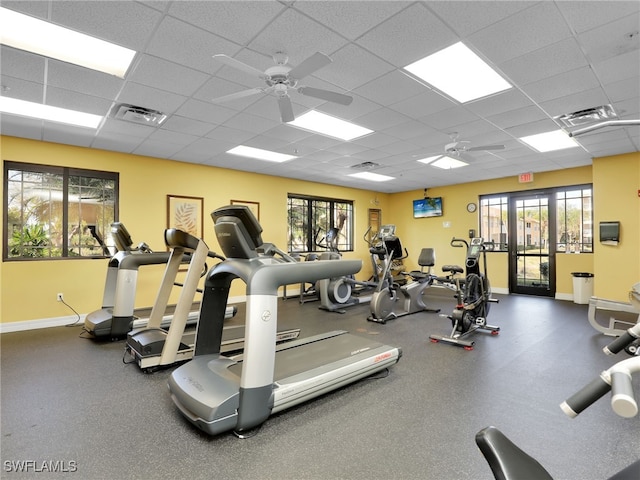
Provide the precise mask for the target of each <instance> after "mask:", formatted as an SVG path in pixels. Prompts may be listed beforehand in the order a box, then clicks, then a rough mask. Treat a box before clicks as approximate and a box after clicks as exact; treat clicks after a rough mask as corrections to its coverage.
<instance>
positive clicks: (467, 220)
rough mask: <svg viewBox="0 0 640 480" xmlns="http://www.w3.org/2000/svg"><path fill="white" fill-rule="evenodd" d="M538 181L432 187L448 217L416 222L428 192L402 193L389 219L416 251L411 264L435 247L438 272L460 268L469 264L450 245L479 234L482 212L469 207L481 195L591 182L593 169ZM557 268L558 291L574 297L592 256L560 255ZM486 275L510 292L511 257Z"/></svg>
mask: <svg viewBox="0 0 640 480" xmlns="http://www.w3.org/2000/svg"><path fill="white" fill-rule="evenodd" d="M533 178H534V181H533V182H531V183H518V179H517V178H516V177H507V178H500V179H496V180H487V181H482V182H472V183H465V184H459V185H452V186H447V187H439V188H430V189H429V190H428V191H427V194H428V195H429V196H430V197H442V204H443V216H442V217H434V218H417V219H416V218H413V212H412V209H411V205H412V200H415V199H418V198H422V197H423V196H424V191H423V190H415V191H410V192H403V193H397V194H394V195H392V198H391V211H392V212H393V213H394V215H393V218H389V217H388V216H387V218H386V219H384V220H385V221H389V222H392V223H395V224H396V227H397V233H398V235H399V236H400V237H401V238H402V239H403V243H405V246H406V247H407V249H408V250H409V252H413V254H412V255H411V257H410V258H409V259H407V261H406V262H409V263H410V262H411V261H414V262H415V260H416V259H417V254H418V253H419V252H420V250H421V249H422V248H424V247H432V248H435V251H436V272H440V267H441V266H442V265H446V264H457V265H461V264H462V263H463V262H464V255H465V252H464V250H461V249H458V248H453V247H451V246H450V245H449V242H450V241H451V238H452V237H460V238H467V237H468V231H469V229H471V228H473V229H475V230H476V232H478V229H479V225H478V221H479V215H478V212H476V213H469V212H467V209H466V206H467V204H468V203H471V202H473V203H476V204H477V203H478V197H479V196H480V195H489V194H493V193H502V192H515V191H520V190H535V189H539V188H549V187H556V186H563V185H578V184H582V183H591V167H579V168H571V169H565V170H558V171H553V172H541V173H535V174H534V177H533ZM445 224H448V225H449V226H448V227H447V226H445ZM569 257H570V258H569ZM556 267H557V268H556V278H557V285H556V291H557V292H558V294H565V296H567V295H571V294H572V292H573V281H572V277H571V272H575V271H584V272H592V271H593V255H586V254H585V255H575V254H558V255H556ZM487 272H488V275H489V279H490V280H491V286H492V288H493V289H494V290H498V291H505V292H506V291H508V288H509V272H508V258H507V254H506V253H501V252H499V253H492V254H490V255H488V258H487Z"/></svg>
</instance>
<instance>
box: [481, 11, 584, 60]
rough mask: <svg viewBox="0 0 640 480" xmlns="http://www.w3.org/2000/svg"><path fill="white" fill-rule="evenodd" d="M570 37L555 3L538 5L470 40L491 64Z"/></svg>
mask: <svg viewBox="0 0 640 480" xmlns="http://www.w3.org/2000/svg"><path fill="white" fill-rule="evenodd" d="M569 36H571V31H570V30H569V27H568V26H567V24H566V22H565V21H564V19H563V18H562V16H560V15H558V10H557V7H556V2H539V3H537V4H536V5H534V6H532V7H530V8H527V9H526V10H522V11H519V12H517V13H515V14H514V15H511V16H510V17H507V18H505V19H503V20H501V21H499V22H496V23H494V24H492V25H490V26H488V27H487V28H484V29H482V30H480V31H479V32H477V33H474V34H473V35H471V36H470V37H469V41H470V42H471V44H472V45H473V46H474V47H476V48H477V49H478V50H479V51H480V52H482V53H483V54H484V56H485V57H486V58H488V59H489V60H490V61H492V62H493V63H496V64H501V63H503V62H506V61H508V60H511V59H513V58H516V57H519V56H521V55H524V54H526V53H529V52H533V51H535V50H538V49H540V48H542V47H546V46H548V45H552V44H554V43H556V42H559V41H560V40H563V39H565V38H567V37H569ZM506 39H508V40H506ZM505 40H506V41H505Z"/></svg>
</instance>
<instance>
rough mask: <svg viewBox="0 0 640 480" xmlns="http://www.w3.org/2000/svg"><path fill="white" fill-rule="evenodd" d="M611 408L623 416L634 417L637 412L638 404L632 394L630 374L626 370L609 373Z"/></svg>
mask: <svg viewBox="0 0 640 480" xmlns="http://www.w3.org/2000/svg"><path fill="white" fill-rule="evenodd" d="M611 408H612V409H613V411H614V412H616V413H617V414H618V415H620V416H621V417H624V418H631V417H635V416H636V415H637V414H638V404H637V403H636V399H635V397H634V395H633V385H632V384H631V375H629V374H628V373H626V372H614V373H612V374H611Z"/></svg>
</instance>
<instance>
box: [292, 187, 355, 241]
mask: <svg viewBox="0 0 640 480" xmlns="http://www.w3.org/2000/svg"><path fill="white" fill-rule="evenodd" d="M292 199H296V200H304V201H306V202H308V205H307V206H306V212H305V214H304V215H305V219H304V221H303V228H304V229H306V230H309V229H310V231H305V234H306V241H305V242H304V243H305V244H306V245H304V247H305V248H303V249H302V250H301V249H298V248H296V249H293V247H294V243H293V242H292V225H291V222H292V221H291V200H292ZM314 202H318V203H320V202H321V203H329V212H330V213H329V219H330V222H329V228H334V227H335V226H336V225H335V220H336V204H346V205H347V206H348V207H349V209H350V212H349V213H350V214H348V215H347V218H346V221H345V226H344V227H343V229H342V230H341V234H342V235H343V236H344V237H346V241H344V242H341V243H339V246H340V245H345V246H346V247H345V248H340V252H352V251H354V235H353V227H354V215H355V204H354V201H353V200H345V199H340V198H331V197H320V196H315V195H305V194H297V193H289V194H287V229H288V234H287V250H288V251H289V252H290V253H296V254H305V253H311V252H317V251H318V248H316V245H315V233H314V232H315V231H316V225H314V214H313V213H314ZM345 229H346V232H345ZM325 233H326V232H325Z"/></svg>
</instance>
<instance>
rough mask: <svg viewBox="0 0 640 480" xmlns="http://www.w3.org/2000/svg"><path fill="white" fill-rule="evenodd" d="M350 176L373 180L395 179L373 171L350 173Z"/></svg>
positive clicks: (385, 180)
mask: <svg viewBox="0 0 640 480" xmlns="http://www.w3.org/2000/svg"><path fill="white" fill-rule="evenodd" d="M349 176H350V177H355V178H361V179H363V180H371V181H372V182H387V181H389V180H394V178H393V177H389V176H388V175H380V174H379V173H373V172H358V173H350V174H349Z"/></svg>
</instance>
